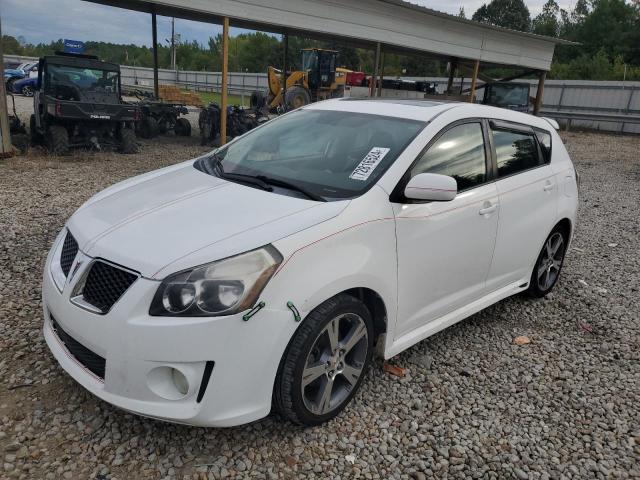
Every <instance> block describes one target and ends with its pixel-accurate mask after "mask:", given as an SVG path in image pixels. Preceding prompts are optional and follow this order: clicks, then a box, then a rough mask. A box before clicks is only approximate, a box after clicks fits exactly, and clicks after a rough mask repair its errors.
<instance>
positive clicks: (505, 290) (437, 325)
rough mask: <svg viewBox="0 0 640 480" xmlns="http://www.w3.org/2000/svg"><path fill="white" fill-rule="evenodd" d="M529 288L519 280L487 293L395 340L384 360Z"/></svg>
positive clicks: (527, 283) (526, 281)
mask: <svg viewBox="0 0 640 480" xmlns="http://www.w3.org/2000/svg"><path fill="white" fill-rule="evenodd" d="M528 286H529V279H528V278H526V279H521V280H518V281H517V282H514V283H511V284H509V285H507V286H506V287H502V288H501V289H499V290H496V291H494V292H491V293H489V294H488V295H485V296H484V297H482V298H479V299H478V300H475V301H474V302H471V303H469V304H467V305H465V306H463V307H460V308H459V309H457V310H454V311H453V312H450V313H447V314H446V315H443V316H442V317H440V318H437V319H435V320H433V321H431V322H429V323H427V324H426V325H423V326H422V327H419V328H416V329H415V330H413V331H411V332H409V333H405V334H404V335H402V336H401V337H399V338H397V339H396V340H395V341H394V342H393V343H392V344H391V346H390V347H389V348H388V349H387V350H386V351H385V352H384V358H385V359H389V358H391V357H393V356H394V355H397V354H399V353H400V352H402V351H403V350H406V349H407V348H409V347H411V346H413V345H415V344H416V343H418V342H420V341H421V340H424V339H425V338H428V337H430V336H431V335H434V334H436V333H438V332H439V331H441V330H444V329H445V328H447V327H450V326H451V325H453V324H454V323H458V322H459V321H461V320H464V319H465V318H467V317H470V316H471V315H473V314H474V313H477V312H479V311H480V310H483V309H485V308H487V307H489V306H491V305H493V304H494V303H497V302H499V301H500V300H503V299H505V298H507V297H510V296H511V295H515V294H516V293H520V292H522V291H524V290H526V289H527V287H528Z"/></svg>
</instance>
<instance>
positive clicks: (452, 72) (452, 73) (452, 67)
mask: <svg viewBox="0 0 640 480" xmlns="http://www.w3.org/2000/svg"><path fill="white" fill-rule="evenodd" d="M457 69H458V60H457V59H455V58H451V60H449V80H448V81H447V92H446V93H448V94H450V93H451V89H452V88H453V80H454V78H455V77H456V70H457Z"/></svg>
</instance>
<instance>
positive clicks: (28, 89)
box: [20, 85, 33, 97]
mask: <svg viewBox="0 0 640 480" xmlns="http://www.w3.org/2000/svg"><path fill="white" fill-rule="evenodd" d="M20 93H22V95H24V96H25V97H33V87H32V86H31V85H25V86H24V87H22V89H21V90H20Z"/></svg>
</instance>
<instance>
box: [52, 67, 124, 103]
mask: <svg viewBox="0 0 640 480" xmlns="http://www.w3.org/2000/svg"><path fill="white" fill-rule="evenodd" d="M45 86H46V87H45V90H46V91H47V93H50V94H52V95H54V96H56V97H58V98H62V99H65V100H77V101H79V100H82V99H84V98H85V97H87V96H91V95H95V94H98V95H106V96H113V95H119V90H118V88H119V85H118V72H114V71H109V70H97V69H92V68H80V67H70V66H67V65H52V64H49V65H48V66H47V74H46V78H45Z"/></svg>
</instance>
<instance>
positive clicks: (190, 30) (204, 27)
mask: <svg viewBox="0 0 640 480" xmlns="http://www.w3.org/2000/svg"><path fill="white" fill-rule="evenodd" d="M411 1H412V2H413V3H418V4H420V5H423V6H425V7H429V8H433V9H435V10H440V11H442V12H447V13H453V14H457V13H458V11H459V10H460V7H464V9H465V12H466V14H467V17H471V15H472V14H473V12H475V11H476V9H477V8H478V7H480V6H481V5H482V4H483V3H485V2H483V1H482V0H453V1H444V0H411ZM485 1H488V0H485ZM545 1H546V0H525V3H526V4H527V6H528V7H529V10H530V11H531V15H532V16H534V15H536V14H537V13H539V12H540V9H541V8H542V5H544V3H545ZM558 3H559V4H560V6H561V7H562V8H567V9H569V8H571V7H572V5H573V4H574V3H575V0H571V1H566V0H560V1H559V2H558ZM0 18H2V33H3V34H5V35H12V36H14V37H18V36H20V35H21V36H23V37H24V38H25V39H26V41H27V42H30V43H39V42H44V43H49V42H50V41H51V40H57V39H59V38H68V39H72V40H80V41H88V40H101V41H106V42H113V43H127V44H129V43H134V44H137V45H151V18H150V15H148V14H144V13H137V12H130V11H127V10H123V9H120V8H114V7H105V6H102V5H97V4H94V3H90V2H85V1H82V0H0ZM176 30H177V33H180V34H181V35H182V38H183V39H185V40H197V41H198V42H200V43H203V44H206V43H207V40H208V38H209V37H210V36H215V35H216V34H217V33H219V32H220V31H221V27H220V26H218V25H211V24H205V23H198V22H190V21H187V20H179V19H178V20H176ZM234 33H236V31H235V30H234V29H231V34H232V35H233V34H234ZM170 36H171V19H169V18H166V17H158V40H159V41H161V42H162V41H164V40H165V39H166V38H169V37H170Z"/></svg>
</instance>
